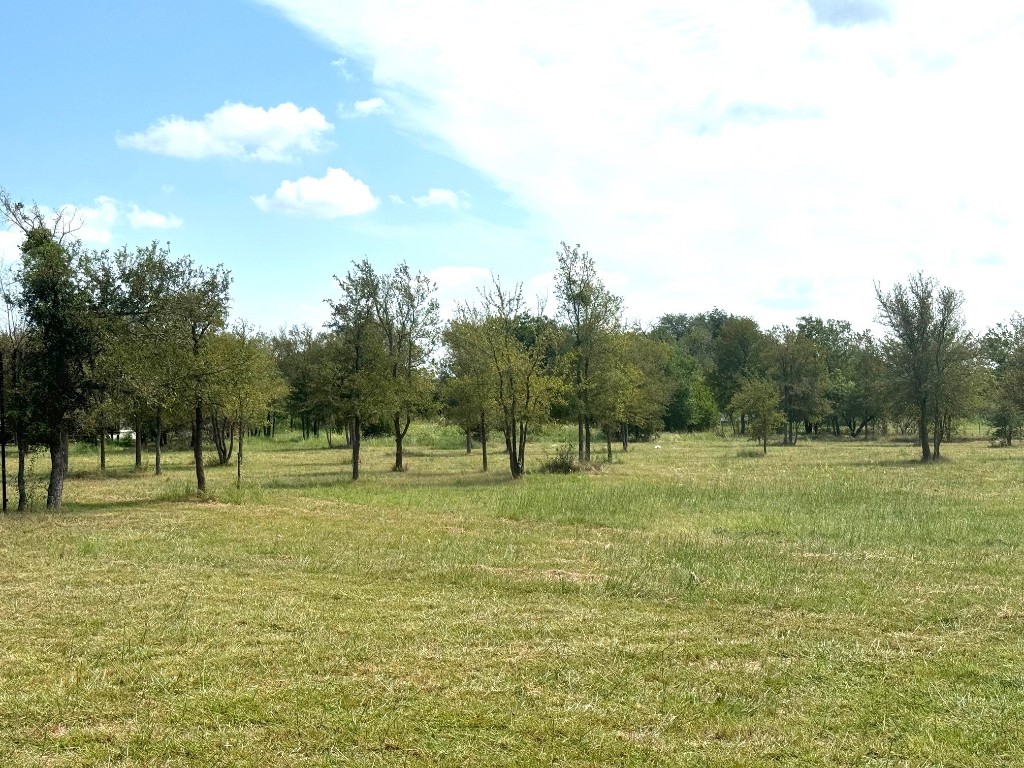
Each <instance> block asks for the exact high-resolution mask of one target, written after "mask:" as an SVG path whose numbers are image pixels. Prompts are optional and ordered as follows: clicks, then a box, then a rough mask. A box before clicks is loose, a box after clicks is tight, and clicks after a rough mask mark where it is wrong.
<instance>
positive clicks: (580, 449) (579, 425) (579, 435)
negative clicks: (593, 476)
mask: <svg viewBox="0 0 1024 768" xmlns="http://www.w3.org/2000/svg"><path fill="white" fill-rule="evenodd" d="M576 445H577V453H578V454H579V456H578V458H579V462H580V464H581V465H582V464H583V462H584V461H586V459H585V458H584V456H585V453H584V450H585V449H584V445H585V441H584V437H583V414H580V416H579V418H578V419H577V422H576Z"/></svg>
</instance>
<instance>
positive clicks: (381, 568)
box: [0, 425, 1024, 768]
mask: <svg viewBox="0 0 1024 768" xmlns="http://www.w3.org/2000/svg"><path fill="white" fill-rule="evenodd" d="M414 430H415V425H414ZM569 439H570V436H569V433H564V434H559V433H557V432H552V433H550V434H547V435H544V436H542V437H541V438H539V439H538V442H536V443H531V444H530V445H529V446H528V449H527V453H528V463H529V464H530V465H531V466H533V467H534V469H535V470H536V468H537V467H538V466H539V463H540V461H541V460H542V459H544V458H545V457H547V456H550V455H553V454H554V452H555V450H556V448H557V446H558V444H559V443H560V442H566V441H568V440H569ZM493 444H494V445H495V446H496V445H497V441H494V443H493ZM390 450H391V444H390V442H389V441H388V440H386V439H381V440H373V441H368V443H366V444H364V454H365V458H364V465H363V466H364V479H362V480H360V481H359V482H358V483H356V484H353V483H352V482H350V481H349V480H348V472H349V469H350V468H349V466H348V463H347V460H348V453H347V452H346V451H343V450H338V449H334V450H330V449H328V448H327V447H326V445H325V444H324V443H323V442H322V441H308V442H303V441H300V440H297V439H296V438H295V437H294V436H284V437H279V438H278V439H276V440H274V441H270V440H253V441H250V442H247V444H246V466H245V469H244V472H245V477H244V482H243V487H242V489H241V490H236V489H235V488H234V474H233V473H234V468H233V467H224V468H211V469H210V471H209V484H210V490H211V492H210V494H209V498H208V499H206V500H202V501H200V500H197V499H195V498H194V497H193V496H192V493H191V489H192V487H193V486H192V480H191V471H192V468H191V466H190V463H189V462H190V455H189V454H188V453H186V452H184V451H182V452H174V453H170V454H167V455H165V466H166V472H165V474H164V475H163V476H161V477H154V476H153V475H152V460H153V457H152V455H151V454H150V455H149V456H148V462H149V466H148V467H147V468H146V471H145V472H144V473H136V472H134V471H133V468H132V460H133V455H132V453H131V451H130V449H129V448H128V447H126V448H124V449H123V451H120V450H115V451H112V453H111V456H110V457H109V460H108V463H109V469H108V471H107V474H106V476H101V475H100V473H99V471H98V457H97V454H96V451H95V449H92V448H89V447H88V446H77V447H76V448H75V451H74V453H73V456H72V460H71V477H70V478H69V480H68V483H67V485H66V491H65V507H64V509H63V510H62V511H60V512H58V513H47V512H43V511H35V512H31V513H26V514H17V513H9V514H7V515H5V516H3V517H2V518H0V595H2V599H0V628H2V629H0V660H2V665H0V765H3V766H86V765H90V766H91V765H119V766H150V765H153V766H155V765H161V766H163V765H170V766H193V765H203V766H214V765H222V766H259V767H260V768H267V767H268V766H293V765H294V766H300V765H301V766H329V765H331V766H333V765H357V766H376V765H381V766H383V765H397V766H405V765H409V766H420V765H422V766H428V765H429V766H434V765H442V766H456V765H460V766H462V765H464V766H470V765H472V766H476V765H479V766H503V765H516V766H521V765H538V766H547V765H559V766H593V765H614V766H659V765H682V766H759V765H793V766H796V765H801V766H805V765H824V766H829V765H856V766H926V765H947V766H1003V765H1005V766H1016V765H1021V764H1024V602H1022V596H1024V564H1022V562H1021V550H1020V543H1021V542H1022V540H1024V536H1022V534H1024V490H1022V484H1021V482H1020V480H1021V478H1024V451H1022V450H1021V449H1018V448H1016V447H1014V448H1009V449H1005V448H1004V449H993V448H990V447H989V446H988V444H987V443H986V442H984V441H965V442H957V443H949V444H947V445H945V446H944V447H943V453H944V455H945V456H946V457H947V459H946V461H944V462H943V463H941V464H938V465H920V464H918V463H917V462H916V461H915V458H916V455H917V450H916V449H915V447H914V446H913V444H911V443H907V442H895V441H894V442H888V441H878V442H850V441H845V442H844V441H821V442H816V443H808V442H804V443H802V444H800V445H798V446H796V447H794V448H782V447H780V446H770V447H769V451H768V455H767V456H764V457H762V456H761V455H760V453H759V451H758V449H757V448H756V447H755V446H754V444H753V443H748V442H746V441H743V440H740V439H733V438H722V437H716V436H712V435H696V436H675V435H664V436H662V438H661V439H660V440H659V441H658V442H656V443H641V444H636V445H634V446H632V447H631V450H630V452H629V453H628V454H622V453H619V452H618V450H616V453H615V461H613V462H612V463H611V464H609V465H605V466H603V467H601V468H600V470H598V471H594V472H589V473H585V474H574V475H568V476H566V475H548V474H542V473H539V472H537V471H534V472H532V473H531V474H529V475H528V476H527V477H526V478H525V479H524V480H522V481H518V482H515V481H512V480H510V479H509V478H508V470H507V464H506V463H505V461H504V460H505V457H504V455H503V454H499V453H493V454H492V457H491V472H490V473H488V474H486V475H485V474H483V473H482V472H481V471H480V469H479V462H480V457H479V453H478V451H477V450H474V452H473V454H472V455H470V456H467V455H466V454H465V449H464V447H462V443H461V437H460V435H459V434H458V433H457V432H455V431H448V430H446V429H444V428H440V427H421V428H420V429H419V430H418V431H414V432H413V433H412V434H411V436H410V441H409V453H408V457H409V464H410V470H409V471H408V472H406V473H402V474H395V473H392V472H390V471H388V470H389V467H390V461H391V454H390ZM46 468H47V460H46V456H45V455H43V454H40V455H38V457H36V459H35V460H34V465H33V471H34V473H35V475H36V479H35V480H34V482H33V489H34V498H35V500H36V503H37V504H38V505H39V506H40V507H41V506H42V503H43V501H44V500H45V485H44V482H45V481H44V479H43V473H44V472H45V471H46Z"/></svg>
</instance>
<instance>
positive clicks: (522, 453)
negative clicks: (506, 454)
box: [516, 419, 526, 477]
mask: <svg viewBox="0 0 1024 768" xmlns="http://www.w3.org/2000/svg"><path fill="white" fill-rule="evenodd" d="M516 463H517V465H518V466H519V474H518V475H516V477H522V476H523V475H525V474H526V419H523V420H521V421H520V422H519V456H518V458H517V459H516Z"/></svg>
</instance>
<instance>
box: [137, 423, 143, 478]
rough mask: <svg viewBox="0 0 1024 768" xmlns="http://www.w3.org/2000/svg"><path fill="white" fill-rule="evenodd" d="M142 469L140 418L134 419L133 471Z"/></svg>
mask: <svg viewBox="0 0 1024 768" xmlns="http://www.w3.org/2000/svg"><path fill="white" fill-rule="evenodd" d="M140 469H142V418H141V417H139V416H136V417H135V471H136V472H137V471H139V470H140Z"/></svg>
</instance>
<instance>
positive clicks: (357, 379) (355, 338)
mask: <svg viewBox="0 0 1024 768" xmlns="http://www.w3.org/2000/svg"><path fill="white" fill-rule="evenodd" d="M364 264H365V265H366V267H367V268H369V264H368V263H366V262H364ZM355 267H356V268H355V269H352V270H349V272H348V273H347V274H346V275H345V277H344V278H340V277H338V276H337V275H335V277H334V279H335V280H336V281H337V282H338V287H339V288H340V289H341V297H340V298H339V299H338V300H337V301H334V300H329V301H328V303H329V304H330V306H331V310H332V312H333V314H334V316H333V318H332V320H331V329H332V339H331V343H330V346H329V353H328V357H329V359H330V361H331V363H330V367H329V368H328V370H329V371H330V374H331V375H330V377H329V378H328V380H327V383H328V385H329V386H330V396H329V397H330V400H331V401H332V402H333V403H335V404H336V407H337V408H338V411H339V413H341V414H342V415H343V417H344V418H347V419H349V420H350V423H351V426H350V428H349V431H350V435H351V439H350V447H351V450H352V479H353V480H358V479H359V454H360V448H361V445H362V433H363V422H364V421H365V420H367V419H369V418H375V417H377V416H379V415H382V414H383V413H385V410H384V408H385V406H386V400H385V398H384V397H383V393H382V386H381V385H382V383H383V382H384V381H385V380H386V379H385V377H387V376H389V375H390V371H389V369H388V361H387V359H386V358H385V356H384V339H383V335H382V333H381V329H380V326H379V325H378V324H377V321H376V312H375V307H374V301H375V294H376V291H377V286H376V280H375V279H374V278H375V275H373V274H372V273H373V270H372V268H370V269H366V268H363V267H362V266H361V265H359V264H357V265H355Z"/></svg>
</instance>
